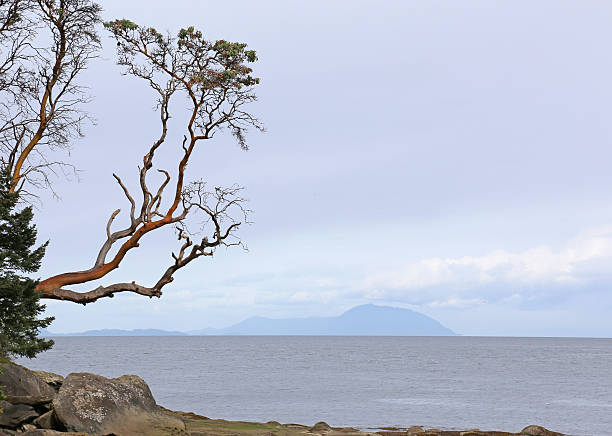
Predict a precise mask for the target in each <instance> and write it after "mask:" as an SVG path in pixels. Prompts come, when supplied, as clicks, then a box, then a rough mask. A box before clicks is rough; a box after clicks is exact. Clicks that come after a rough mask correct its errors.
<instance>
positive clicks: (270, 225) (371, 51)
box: [37, 0, 612, 337]
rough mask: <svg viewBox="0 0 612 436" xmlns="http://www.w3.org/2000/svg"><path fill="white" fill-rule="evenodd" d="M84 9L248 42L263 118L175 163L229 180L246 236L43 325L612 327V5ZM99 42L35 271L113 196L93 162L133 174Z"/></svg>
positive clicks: (110, 67) (141, 266)
mask: <svg viewBox="0 0 612 436" xmlns="http://www.w3.org/2000/svg"><path fill="white" fill-rule="evenodd" d="M102 5H103V7H104V13H103V14H104V18H105V19H114V18H129V19H131V20H133V21H135V22H137V23H139V24H143V25H151V26H155V27H156V28H157V29H159V30H161V29H166V30H169V31H171V32H172V33H175V32H177V31H178V29H179V28H180V27H186V26H189V25H195V26H196V27H198V28H199V29H201V30H202V31H203V32H204V34H205V35H206V36H207V38H209V39H211V40H216V39H227V40H233V41H243V42H247V43H248V44H249V47H250V48H252V49H255V50H257V52H258V55H259V59H260V61H259V62H258V63H257V64H256V65H255V67H254V68H255V73H256V74H257V75H258V76H259V77H261V78H262V84H261V86H259V89H258V95H259V97H260V100H259V102H258V103H256V104H254V105H253V106H252V111H253V112H254V113H255V114H257V115H258V116H259V117H260V118H261V119H262V120H263V121H264V123H265V125H266V128H267V132H266V133H263V134H260V133H252V134H251V135H250V137H249V139H250V144H251V150H250V151H248V152H244V151H241V150H240V149H239V147H238V146H237V145H235V144H234V142H233V141H232V139H231V137H219V138H216V139H215V140H214V142H209V143H207V144H205V145H204V146H202V147H201V148H200V149H199V150H198V151H197V153H198V154H197V156H196V157H195V159H194V162H193V163H192V164H191V165H190V167H189V169H188V173H189V174H188V175H189V177H190V178H198V177H203V178H205V179H206V180H208V181H209V182H210V184H211V185H218V184H226V185H227V184H232V183H238V184H241V185H244V186H246V187H247V192H246V196H247V197H248V198H249V199H250V207H251V208H252V209H254V210H255V214H254V215H253V221H254V223H253V224H252V225H251V226H250V227H249V228H246V229H243V230H244V231H243V232H242V233H241V235H242V237H243V239H244V240H245V241H246V242H247V244H248V246H249V252H243V251H241V250H239V249H227V250H226V249H221V250H219V251H218V252H217V253H216V255H215V257H214V258H212V259H210V258H205V259H202V260H201V261H200V262H198V263H196V264H192V265H191V266H190V267H189V268H188V269H185V270H181V271H179V272H178V273H177V275H176V279H175V281H174V282H173V283H172V284H171V285H169V286H167V287H166V288H164V295H163V297H162V298H161V299H159V300H158V299H154V300H149V299H147V298H144V297H141V296H137V295H118V296H117V297H116V298H113V299H106V300H103V301H99V302H97V303H95V304H91V305H88V306H86V307H83V306H80V305H76V304H72V303H62V302H54V301H52V302H48V303H47V304H48V312H49V313H50V314H53V315H55V316H56V317H57V319H56V321H55V323H54V324H53V325H52V326H51V330H52V331H58V332H69V331H82V330H87V329H97V328H111V327H113V328H129V329H134V328H162V329H169V330H190V329H199V328H204V327H223V326H227V325H230V324H232V323H235V322H238V321H240V320H242V319H244V318H246V317H249V316H252V315H262V316H269V317H294V316H331V315H337V314H340V313H342V312H343V311H344V310H346V309H348V308H350V307H352V306H354V305H358V304H363V303H375V304H384V305H393V306H401V307H408V308H412V309H414V310H417V311H420V312H422V313H425V314H428V315H430V316H432V317H434V318H436V319H437V320H439V321H440V322H442V323H443V324H444V325H446V326H448V327H449V328H451V329H453V330H455V331H456V332H458V333H461V334H466V335H513V336H606V337H610V336H612V318H611V317H610V315H609V314H610V313H611V311H612V293H611V292H610V290H611V289H612V171H611V170H610V165H611V162H612V147H611V142H612V135H611V134H612V123H611V122H610V120H611V119H612V85H611V80H612V79H611V78H612V56H610V50H609V47H610V42H611V41H612V26H610V23H611V22H612V3H610V2H608V1H559V0H554V1H552V0H551V1H538V2H527V1H514V0H512V1H510V0H508V1H490V0H483V1H466V0H464V1H461V2H457V1H450V0H449V1H431V0H427V1H425V0H422V1H396V2H392V1H355V0H351V1H333V2H329V1H319V0H311V1H308V2H306V1H304V2H302V1H282V2H281V1H278V2H271V1H258V2H252V1H233V2H218V1H217V2H211V1H186V0H177V1H175V2H168V1H164V2H162V1H157V0H147V1H144V0H131V1H130V2H124V1H115V0H108V1H104V2H102ZM101 32H103V31H102V30H101ZM104 47H105V49H104V54H103V57H102V58H101V59H99V60H97V61H96V62H94V63H92V65H91V68H90V69H89V70H88V72H87V73H86V75H85V77H84V80H85V81H86V82H87V83H88V84H89V85H90V86H91V92H92V94H93V95H94V96H95V100H94V102H93V103H92V104H91V106H90V111H91V112H92V114H93V115H94V116H95V117H96V118H97V120H98V123H97V125H96V126H93V127H89V128H88V129H87V131H86V137H85V138H83V139H82V140H80V141H78V142H77V143H75V146H74V149H73V151H72V154H71V157H70V160H71V162H73V163H75V164H76V165H77V166H78V167H79V168H80V169H81V170H82V171H81V174H80V181H78V182H75V181H64V180H59V181H58V182H57V185H56V186H57V191H58V192H59V194H60V195H61V200H59V201H56V200H54V199H51V198H46V199H45V200H44V205H43V207H42V208H41V209H40V210H39V211H38V213H37V222H38V228H39V236H40V238H41V240H45V239H50V241H51V242H50V246H49V249H48V250H47V256H46V258H45V265H44V267H43V269H42V270H41V275H42V276H43V277H45V276H48V275H51V274H56V273H59V272H65V271H70V270H75V269H76V270H79V269H87V268H89V267H90V266H91V265H92V264H93V261H94V260H95V256H96V254H97V250H98V247H99V245H100V244H101V242H102V241H103V239H104V236H105V233H104V226H105V223H106V220H107V218H108V216H109V214H110V213H111V212H112V211H113V210H114V209H116V208H118V207H122V208H123V210H127V207H126V202H125V200H124V198H123V197H122V194H121V191H120V190H119V189H118V187H117V186H116V184H115V183H114V180H113V178H112V173H113V172H117V173H118V174H119V175H121V176H122V178H123V179H124V180H126V181H127V182H129V183H134V181H135V180H136V177H137V168H136V167H137V165H138V164H139V163H140V162H141V159H142V154H143V153H144V151H145V150H147V148H148V146H149V145H150V143H151V142H152V141H153V140H154V139H155V136H156V135H157V134H158V131H159V126H158V122H157V120H158V116H157V114H156V113H155V112H154V111H153V98H154V96H153V94H152V93H151V92H150V90H149V89H148V88H147V86H146V85H145V84H144V83H141V82H139V81H137V80H135V79H130V78H127V77H124V76H122V75H121V74H120V71H121V70H120V68H119V67H117V66H116V65H115V64H114V60H115V53H114V43H113V41H112V40H110V39H109V38H108V36H107V35H104ZM180 109H181V108H180V107H177V108H176V111H177V112H180ZM176 118H177V119H178V118H180V115H179V114H177V115H176ZM170 127H171V129H172V128H175V129H180V127H181V125H180V123H179V122H178V121H176V123H175V124H174V125H172V124H171V126H170ZM173 132H174V133H176V135H178V137H180V136H182V131H180V130H176V131H173ZM172 146H176V143H175V144H169V145H168V147H172ZM211 162H212V163H214V164H211ZM121 218H123V220H125V219H126V216H125V215H124V214H121V215H119V218H118V221H119V223H122V222H123V223H125V221H121ZM175 244H176V241H175V239H174V237H173V236H172V233H171V232H168V233H163V234H161V235H155V236H152V237H149V238H148V239H146V241H144V243H143V244H142V247H141V248H140V249H138V250H133V251H132V252H130V254H129V255H128V256H127V258H126V260H125V262H124V263H123V264H122V266H121V268H120V270H119V271H118V272H116V273H113V274H112V275H109V276H107V277H106V278H104V279H103V280H101V281H100V284H109V283H113V282H115V281H117V280H121V281H124V280H129V281H131V280H136V281H137V282H139V283H141V284H144V285H152V284H153V283H155V281H156V280H157V278H158V276H159V275H160V272H161V271H162V269H165V267H166V265H168V264H169V261H170V260H171V259H170V251H171V249H174V248H175V247H176V246H175ZM96 285H97V284H96ZM90 287H91V286H90ZM81 289H84V288H81Z"/></svg>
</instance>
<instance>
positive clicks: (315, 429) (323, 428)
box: [310, 421, 332, 433]
mask: <svg viewBox="0 0 612 436" xmlns="http://www.w3.org/2000/svg"><path fill="white" fill-rule="evenodd" d="M331 429H332V428H331V427H330V426H329V424H328V423H326V422H323V421H320V422H317V423H316V424H315V425H313V426H312V427H310V432H312V433H324V432H328V431H331Z"/></svg>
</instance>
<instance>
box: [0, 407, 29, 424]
mask: <svg viewBox="0 0 612 436" xmlns="http://www.w3.org/2000/svg"><path fill="white" fill-rule="evenodd" d="M3 410H4V411H3V412H2V414H0V426H2V427H9V428H17V427H19V426H20V425H21V424H23V423H26V422H29V421H32V420H33V419H34V418H36V417H37V416H38V413H36V410H34V408H33V407H32V406H28V405H26V404H11V405H10V406H8V407H6V408H3Z"/></svg>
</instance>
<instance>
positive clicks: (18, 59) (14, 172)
mask: <svg viewBox="0 0 612 436" xmlns="http://www.w3.org/2000/svg"><path fill="white" fill-rule="evenodd" d="M100 11H101V8H100V6H98V5H97V4H96V3H93V2H91V1H89V0H0V48H1V50H2V51H1V54H0V162H1V163H2V165H3V167H4V168H5V169H6V170H7V171H8V172H9V175H10V179H11V184H10V192H18V193H19V195H20V197H21V198H22V199H23V198H24V197H28V196H31V195H36V194H35V193H36V191H37V189H40V188H51V189H53V185H52V183H51V180H50V175H51V174H52V173H54V172H56V171H58V170H60V171H65V170H66V169H70V168H71V166H70V165H69V164H68V163H66V162H65V161H64V160H63V156H62V155H61V154H58V152H61V151H63V150H65V149H67V148H69V147H70V145H71V143H72V142H73V140H74V139H75V138H76V137H78V136H80V135H81V134H82V126H83V123H84V122H85V121H86V120H87V119H88V114H87V112H86V111H85V106H84V105H85V104H86V103H88V102H89V100H90V98H89V96H88V95H87V92H86V91H87V88H86V87H85V86H83V84H82V83H80V82H79V78H80V74H81V73H82V72H83V70H84V69H85V68H86V67H87V65H88V63H89V61H90V60H91V59H92V58H94V57H96V56H97V53H98V50H99V48H100V40H99V38H98V35H97V33H96V26H97V25H98V24H99V23H100V22H101V20H100V17H99V15H100Z"/></svg>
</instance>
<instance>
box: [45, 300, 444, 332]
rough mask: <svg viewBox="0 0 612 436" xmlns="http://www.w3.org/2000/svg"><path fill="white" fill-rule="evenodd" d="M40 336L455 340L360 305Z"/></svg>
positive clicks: (404, 315)
mask: <svg viewBox="0 0 612 436" xmlns="http://www.w3.org/2000/svg"><path fill="white" fill-rule="evenodd" d="M42 335H43V336H188V335H189V336H208V335H220V336H224V335H234V336H238V335H256V336H258V335H262V336H265V335H279V336H284V335H287V336H456V333H455V332H453V331H452V330H450V329H448V328H447V327H444V326H443V325H442V324H440V323H439V322H438V321H436V320H435V319H433V318H430V317H428V316H426V315H423V314H422V313H418V312H415V311H414V310H410V309H404V308H399V307H389V306H376V305H374V304H364V305H362V306H356V307H354V308H352V309H350V310H348V311H346V312H344V313H343V314H342V315H340V316H336V317H310V318H285V319H273V318H264V317H260V316H253V317H251V318H248V319H246V320H244V321H242V322H239V323H237V324H234V325H232V326H230V327H226V328H221V329H214V328H206V329H202V330H192V331H188V332H177V331H166V330H157V329H139V330H115V329H113V330H89V331H85V332H80V333H53V332H50V331H43V332H42Z"/></svg>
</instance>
